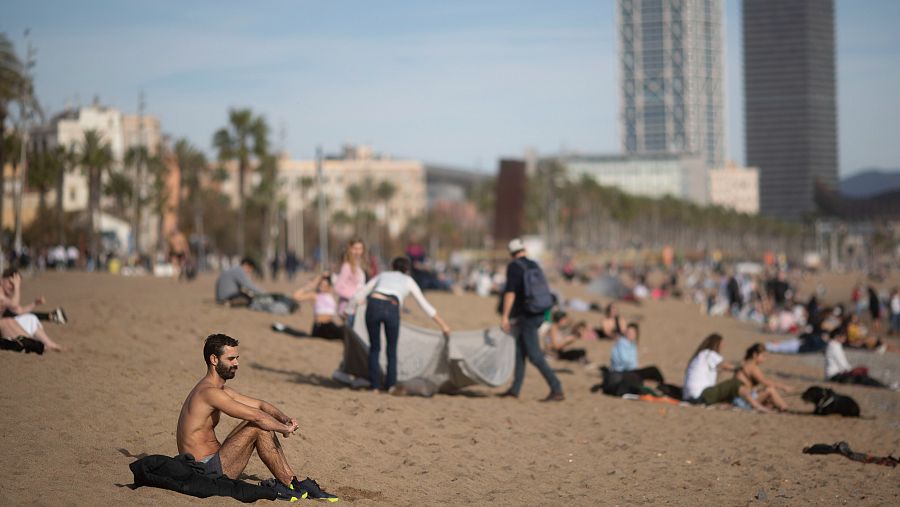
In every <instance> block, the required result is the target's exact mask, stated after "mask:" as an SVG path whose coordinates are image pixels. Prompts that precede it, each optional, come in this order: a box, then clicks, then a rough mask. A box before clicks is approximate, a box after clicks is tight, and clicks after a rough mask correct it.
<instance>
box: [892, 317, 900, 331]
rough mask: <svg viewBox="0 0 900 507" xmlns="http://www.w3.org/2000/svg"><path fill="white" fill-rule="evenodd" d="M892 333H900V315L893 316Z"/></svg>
mask: <svg viewBox="0 0 900 507" xmlns="http://www.w3.org/2000/svg"><path fill="white" fill-rule="evenodd" d="M891 331H900V313H895V314H893V315H891Z"/></svg>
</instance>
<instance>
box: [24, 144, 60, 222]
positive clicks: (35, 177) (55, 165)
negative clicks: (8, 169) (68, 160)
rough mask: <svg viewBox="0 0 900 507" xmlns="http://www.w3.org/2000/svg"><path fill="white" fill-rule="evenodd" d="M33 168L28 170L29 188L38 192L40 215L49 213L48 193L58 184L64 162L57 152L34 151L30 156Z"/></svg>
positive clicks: (44, 149)
mask: <svg viewBox="0 0 900 507" xmlns="http://www.w3.org/2000/svg"><path fill="white" fill-rule="evenodd" d="M29 159H30V160H31V164H30V165H31V167H29V170H28V175H27V177H28V186H29V187H30V188H33V189H35V190H37V192H38V214H40V215H44V214H45V213H46V212H47V192H49V191H50V189H51V188H52V187H53V185H54V184H55V183H56V180H57V179H58V178H59V173H60V172H61V171H62V170H63V167H62V164H63V161H62V160H60V158H59V157H58V153H57V151H56V150H47V149H46V148H43V149H34V150H32V152H31V155H30V156H29Z"/></svg>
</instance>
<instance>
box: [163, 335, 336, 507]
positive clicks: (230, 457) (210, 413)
mask: <svg viewBox="0 0 900 507" xmlns="http://www.w3.org/2000/svg"><path fill="white" fill-rule="evenodd" d="M238 357H239V354H238V341H237V340H235V339H234V338H232V337H230V336H227V335H224V334H212V335H209V336H208V337H207V338H206V342H205V343H204V346H203V358H204V360H205V361H206V370H207V371H206V375H205V376H204V377H203V378H202V379H200V382H198V383H197V385H196V386H194V389H193V390H191V392H190V394H188V396H187V399H186V400H184V405H183V406H182V407H181V415H179V416H178V428H177V430H176V433H175V436H176V440H177V443H178V452H179V453H180V454H191V455H193V456H195V457H196V459H197V461H198V462H200V463H202V464H203V465H204V467H205V469H206V474H207V475H209V476H212V477H218V476H222V475H225V476H227V477H229V478H232V479H237V478H238V477H239V476H240V475H241V472H243V471H244V468H246V466H247V462H248V461H250V455H251V454H253V451H254V450H255V451H256V453H257V454H258V455H259V458H260V459H261V460H262V462H263V463H265V465H266V467H267V468H268V469H269V471H271V472H272V474H273V475H275V478H276V479H277V480H278V482H279V483H278V484H276V489H278V490H279V493H282V494H285V495H289V494H290V493H291V492H295V494H296V496H297V497H301V496H302V497H303V498H305V497H306V496H307V495H308V496H310V497H312V498H326V499H328V500H330V501H336V500H337V497H335V496H334V495H331V494H328V493H325V492H324V491H322V490H321V489H319V487H318V485H317V484H316V483H315V481H313V480H311V479H309V478H307V479H306V480H303V481H298V480H297V476H296V474H294V471H293V469H291V466H290V465H289V464H288V462H287V459H286V458H285V456H284V451H283V450H282V448H281V443H280V442H279V441H278V437H277V436H276V435H275V433H281V434H282V435H283V436H284V437H285V438H287V437H289V436H291V435H292V434H293V433H294V432H295V431H297V427H298V424H297V420H296V419H294V418H292V417H289V416H287V415H286V414H285V413H284V412H282V411H281V410H278V409H277V408H275V407H274V406H273V405H271V404H270V403H267V402H265V401H262V400H257V399H254V398H250V397H249V396H244V395H242V394H239V393H238V392H237V391H235V390H233V389H231V388H228V387H225V381H226V380H229V379H232V378H234V376H235V373H236V372H237V369H238ZM222 412H224V413H225V414H226V415H229V416H231V417H234V418H236V419H242V420H243V421H244V422H242V423H241V424H239V425H238V426H237V427H235V429H234V430H232V432H231V433H230V434H229V435H228V437H226V438H225V441H224V442H222V443H221V444H220V443H219V439H218V438H216V432H215V428H216V425H218V424H219V418H220V417H221V415H222Z"/></svg>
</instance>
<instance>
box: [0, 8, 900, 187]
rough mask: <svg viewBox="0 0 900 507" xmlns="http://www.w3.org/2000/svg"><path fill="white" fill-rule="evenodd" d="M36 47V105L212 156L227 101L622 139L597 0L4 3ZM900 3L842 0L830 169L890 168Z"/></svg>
mask: <svg viewBox="0 0 900 507" xmlns="http://www.w3.org/2000/svg"><path fill="white" fill-rule="evenodd" d="M725 5H726V22H725V31H726V40H727V49H726V54H727V56H726V68H727V75H728V84H727V104H728V105H727V108H728V109H727V118H728V122H727V123H728V154H729V157H730V158H732V159H735V160H737V161H739V162H742V161H743V160H744V142H743V136H744V132H743V91H742V84H741V47H740V37H741V34H740V30H741V27H740V16H739V11H740V2H738V1H737V0H725ZM0 11H2V13H3V14H2V16H0V31H3V32H6V33H7V34H8V35H9V36H10V37H11V38H12V39H13V40H14V41H15V42H16V44H17V48H18V49H19V50H20V52H22V51H23V47H24V46H23V43H22V41H23V39H22V33H23V31H24V29H25V28H30V29H31V40H32V43H33V44H34V45H35V46H36V47H37V49H38V56H37V60H38V64H37V68H36V72H35V74H36V79H37V91H38V96H39V99H40V100H41V101H42V103H43V104H44V105H45V108H46V109H47V110H49V111H51V112H55V111H58V110H60V109H62V108H63V107H64V105H65V104H66V103H67V102H69V103H73V104H74V103H75V102H76V101H80V102H81V103H82V104H86V103H89V102H90V101H91V99H92V97H93V96H94V95H99V96H100V99H101V101H102V102H103V103H104V104H108V105H112V106H114V107H117V108H119V109H122V110H124V111H126V112H135V111H136V110H137V97H138V91H139V90H144V91H145V93H146V96H147V101H148V112H149V113H150V114H154V115H157V116H158V117H159V118H160V119H161V121H162V125H163V130H164V131H165V132H167V133H169V134H171V135H172V136H174V137H182V136H185V137H188V138H189V139H190V140H191V141H193V142H194V143H195V144H197V145H198V146H200V147H201V148H203V149H206V150H207V151H211V147H210V140H211V138H212V134H213V132H214V131H215V130H216V129H217V128H218V127H220V126H222V125H223V124H224V123H225V121H226V111H227V109H228V108H229V107H232V106H247V107H251V108H252V109H253V110H254V111H256V112H259V113H262V114H264V115H265V116H266V117H267V119H268V120H269V122H270V124H271V125H272V127H273V133H274V135H273V141H274V142H275V143H276V145H278V142H279V135H278V133H279V131H280V130H281V128H282V127H283V129H284V133H285V136H284V141H285V142H284V146H285V148H286V149H287V150H288V152H289V153H290V154H291V155H292V156H293V157H309V156H311V155H312V153H313V151H314V147H315V145H316V144H322V145H323V146H324V147H325V149H326V151H335V150H336V149H337V148H338V147H339V145H340V144H341V143H343V142H356V143H366V144H371V145H373V146H374V148H375V149H376V150H378V151H382V152H387V153H391V154H395V155H398V156H409V157H416V158H421V159H424V160H427V161H432V162H441V163H447V164H454V165H459V166H466V167H479V168H482V169H484V170H487V171H493V170H495V168H496V165H497V158H498V157H500V156H521V154H522V153H523V151H524V149H525V148H527V147H533V148H535V149H537V150H538V151H539V152H551V151H557V150H558V149H560V148H561V147H562V148H566V149H572V150H579V151H591V152H596V151H601V152H611V151H617V150H618V149H619V132H618V123H617V111H618V105H617V100H618V95H617V85H616V79H617V72H618V70H617V63H616V29H615V7H614V3H613V1H612V0H600V1H598V0H594V1H588V0H584V1H580V0H573V1H564V0H560V1H557V2H550V1H541V2H537V1H508V0H499V1H498V0H492V1H470V0H453V1H437V0H432V1H429V0H420V1H396V0H395V1H380V2H377V1H325V0H321V1H316V2H310V1H260V2H236V1H227V2H226V1H195V0H192V1H180V2H174V1H168V0H166V1H162V0H159V1H154V2H122V1H118V0H116V1H113V0H105V1H100V0H82V1H78V2H72V1H67V0H57V1H50V0H27V1H26V0H22V1H10V0H0ZM898 24H900V1H895V0H867V1H864V2H861V1H852V0H837V45H838V55H837V59H838V74H837V75H838V104H839V105H838V107H839V111H838V121H839V130H838V136H839V139H840V147H839V156H840V170H841V174H843V175H846V174H849V173H852V172H854V171H856V170H858V169H860V168H862V167H868V166H882V167H891V168H895V167H900V143H898V142H897V139H898V135H897V133H896V131H897V129H896V127H895V125H896V124H897V122H898V120H900V98H898V90H900V31H898V30H897V29H896V27H897V26H898Z"/></svg>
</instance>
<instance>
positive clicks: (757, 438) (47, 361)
mask: <svg viewBox="0 0 900 507" xmlns="http://www.w3.org/2000/svg"><path fill="white" fill-rule="evenodd" d="M213 280H214V278H213V277H212V276H201V277H200V278H199V279H198V280H197V281H195V282H193V283H190V284H180V283H177V282H174V281H172V280H160V279H152V278H125V277H114V276H108V275H101V274H85V273H46V274H40V275H37V276H35V277H32V278H28V279H26V281H25V284H24V285H25V296H26V297H34V296H37V295H38V294H44V295H46V296H47V297H48V299H50V300H51V304H62V305H63V306H65V308H66V310H67V312H68V313H69V315H70V317H71V323H70V324H68V325H66V326H56V325H53V324H48V329H49V331H50V332H51V336H53V337H55V338H57V339H58V341H59V342H60V343H62V344H64V345H67V346H69V347H72V348H73V349H74V350H73V351H72V352H70V353H63V354H54V353H48V354H45V355H44V356H42V357H39V356H34V355H23V354H14V353H0V385H2V389H0V427H2V431H0V448H2V452H0V504H3V505H49V504H59V503H60V502H63V503H65V504H67V505H110V504H124V503H128V504H132V505H161V504H166V505H188V504H197V503H198V502H199V503H202V504H213V503H215V504H217V505H218V504H222V503H231V502H233V501H232V500H229V499H209V500H206V501H201V500H198V499H195V498H191V497H187V496H182V495H179V494H177V493H173V492H169V491H163V490H158V489H153V488H140V489H137V490H132V489H130V488H128V487H127V485H128V484H130V483H131V481H132V476H131V472H130V470H129V469H128V464H129V463H131V462H132V461H133V460H134V459H135V457H136V456H141V455H144V454H167V455H174V454H176V452H177V450H176V446H175V435H174V433H175V425H176V421H177V416H178V411H179V409H180V406H181V403H182V401H183V399H184V397H185V395H186V394H187V393H188V391H189V390H190V389H191V388H192V387H193V385H194V384H195V383H196V381H197V380H198V379H199V378H200V377H201V376H202V375H203V374H204V372H205V365H204V362H203V357H202V352H201V348H202V340H203V339H204V338H205V337H206V335H208V334H210V333H215V332H223V333H227V334H229V335H231V336H233V337H235V338H238V339H239V340H240V341H241V348H240V351H241V358H240V365H241V366H240V369H239V371H238V373H237V377H236V379H235V380H233V381H231V382H229V384H230V385H232V386H233V387H234V388H235V389H237V390H239V391H241V392H243V393H246V394H248V395H251V396H255V397H260V398H262V399H265V400H268V401H270V402H272V403H274V404H276V405H278V406H279V407H281V408H282V409H283V410H284V411H285V412H287V413H288V414H289V415H292V416H294V417H296V418H297V419H298V420H299V421H300V432H299V434H297V435H295V436H293V437H291V438H289V439H286V440H284V441H283V443H284V447H285V451H286V454H287V456H288V458H289V460H290V462H291V463H292V464H293V466H294V468H295V470H296V471H297V473H298V474H300V475H301V478H303V477H305V476H307V475H308V476H311V477H313V478H315V479H317V480H318V481H319V483H320V484H322V485H323V486H324V487H325V488H326V489H328V490H331V491H333V492H336V493H337V494H339V495H341V496H342V497H343V499H344V500H345V501H350V502H353V503H354V504H359V505H376V504H377V505H388V504H390V505H435V504H475V505H486V504H492V505H560V504H567V505H647V504H666V505H748V504H753V503H765V504H767V505H797V504H814V503H817V504H820V505H842V504H854V505H857V504H858V505H898V504H900V480H898V476H897V473H898V472H897V471H896V470H893V469H890V468H886V467H882V466H876V465H863V464H860V463H855V462H852V461H849V460H847V459H845V458H843V457H840V456H807V455H803V454H802V453H801V449H802V448H803V447H804V446H807V445H810V444H813V443H820V442H821V443H833V442H836V441H840V440H846V441H848V442H849V443H850V444H851V445H852V447H853V448H854V449H855V450H858V451H865V452H871V453H874V454H879V455H886V454H890V453H898V452H900V393H897V392H890V391H886V390H875V389H869V388H864V387H854V386H839V387H837V389H838V390H839V391H841V392H843V393H846V394H849V395H851V396H853V397H854V398H856V399H857V401H858V402H859V404H860V405H861V407H862V410H863V414H864V415H866V416H869V417H870V418H867V419H841V418H817V417H811V416H803V415H781V414H773V415H764V414H756V413H749V412H743V411H735V410H730V409H707V408H699V407H683V406H670V405H664V404H656V403H645V402H637V401H626V400H621V399H615V398H611V397H607V396H603V395H600V394H591V393H590V391H589V389H590V387H591V386H592V385H594V384H595V383H598V382H600V378H599V374H598V373H597V371H596V369H590V370H588V369H585V368H584V367H582V366H580V365H573V364H564V363H557V362H554V363H553V364H554V366H555V367H557V368H561V369H562V371H561V373H560V378H561V380H562V382H563V385H564V387H565V391H566V396H567V400H566V401H565V402H564V403H555V404H545V403H540V402H538V401H537V400H539V399H540V398H542V397H543V396H545V395H546V391H547V389H546V385H545V384H544V383H543V380H542V379H541V378H540V375H539V374H538V373H537V371H536V370H535V369H534V368H533V367H531V366H529V367H528V368H529V370H528V373H527V378H526V383H525V387H524V389H523V393H522V394H523V396H522V399H521V400H508V399H498V398H495V397H493V394H494V393H495V392H499V390H490V389H485V388H471V389H467V390H466V391H465V392H464V393H463V394H462V395H456V396H446V395H439V396H436V397H434V398H432V399H422V398H412V397H394V396H388V395H378V394H372V393H368V392H357V391H351V390H349V389H345V388H342V387H340V386H338V385H337V384H335V383H334V382H333V381H332V380H331V379H330V375H331V372H332V371H333V370H334V369H335V367H336V366H337V365H338V363H339V361H340V357H341V345H340V344H339V343H334V342H327V341H323V340H318V339H297V338H291V337H288V336H286V335H280V334H276V333H274V332H272V331H271V330H270V329H269V326H270V324H271V323H272V322H273V321H275V320H282V321H284V322H286V323H289V324H292V325H295V326H298V327H301V328H308V327H309V324H310V321H311V312H310V309H309V308H308V307H304V308H302V309H301V311H300V312H299V314H296V315H293V316H288V317H286V318H279V317H275V316H272V315H267V314H262V313H255V312H251V311H247V310H232V309H228V308H223V307H220V306H217V305H215V304H214V303H213V301H212V292H213V291H212V285H213ZM853 281H854V279H853V278H852V277H843V278H841V277H831V278H829V279H828V280H826V282H827V283H828V284H829V287H834V289H833V290H832V292H831V293H832V294H836V295H839V294H847V295H848V294H849V286H850V284H851V283H853ZM809 283H812V282H809ZM807 285H808V284H807ZM810 286H812V285H810ZM272 287H274V288H278V289H280V290H284V291H287V290H288V289H289V288H290V287H289V286H288V285H287V284H286V283H280V284H276V285H274V286H272ZM560 287H561V288H562V290H563V291H565V292H567V293H570V294H575V295H579V296H580V297H587V295H586V294H585V293H584V292H583V290H582V289H581V288H579V287H576V286H566V285H560ZM428 297H429V298H430V299H431V300H432V302H433V303H434V304H435V306H436V307H437V308H438V309H439V311H440V313H441V314H442V315H443V316H444V317H445V318H446V320H447V321H448V322H449V324H450V325H451V326H452V327H454V328H457V329H467V328H479V327H483V326H488V325H494V324H496V322H497V317H496V314H495V306H496V300H495V299H481V298H478V297H476V296H472V295H461V296H454V295H450V294H429V295H428ZM595 300H596V299H595ZM597 301H599V302H601V303H605V302H606V301H603V300H597ZM411 306H412V307H413V308H412V309H411V312H410V314H409V315H407V316H405V317H404V318H406V319H409V320H410V321H411V322H417V323H420V324H427V322H428V321H427V319H425V318H424V316H423V315H422V314H421V312H420V311H419V310H418V308H415V305H414V304H411ZM622 311H623V313H624V314H625V315H626V317H629V318H635V317H640V322H641V326H642V333H641V334H642V339H641V342H640V354H641V362H642V363H643V364H656V365H658V366H659V367H660V369H661V370H662V372H663V373H664V375H665V376H666V377H667V379H669V380H670V381H672V382H673V383H677V384H681V381H682V375H683V371H684V367H685V364H686V363H687V361H688V359H689V358H690V356H691V354H692V352H693V350H694V348H695V347H696V346H697V344H698V343H699V342H700V340H701V339H702V338H703V337H704V336H706V335H707V334H709V333H711V332H720V333H722V334H723V335H724V336H725V346H724V355H725V356H726V357H727V358H729V359H734V360H737V359H739V358H740V356H741V355H742V353H743V351H744V349H745V348H746V347H748V346H749V345H750V344H752V343H753V342H755V341H764V340H766V339H772V338H774V337H772V336H769V335H763V334H761V333H759V332H758V331H757V330H756V329H755V328H754V327H753V326H751V325H749V324H746V323H740V322H736V321H734V320H731V319H725V318H714V317H707V316H704V315H701V314H700V312H699V309H698V308H697V307H696V306H694V305H691V304H687V303H682V302H677V301H664V302H649V303H646V304H643V305H641V306H630V305H623V306H622ZM579 316H580V317H585V318H587V319H588V320H589V321H590V322H594V323H596V322H598V321H599V314H587V313H586V314H579ZM400 346H401V347H402V343H401V345H400ZM587 348H588V352H589V357H590V359H591V360H593V361H596V362H598V363H605V362H607V361H608V359H609V350H610V343H609V342H593V343H589V344H587ZM881 361H882V363H884V362H887V365H886V366H884V365H882V366H883V367H887V368H892V369H893V371H894V372H896V371H898V369H900V354H898V355H893V354H890V353H889V354H887V355H886V356H883V357H882V359H881ZM764 369H765V370H766V371H767V372H768V373H770V374H773V375H774V374H779V375H781V378H782V379H784V380H785V381H786V382H789V383H790V384H792V385H793V386H796V387H797V389H798V390H801V389H803V388H805V387H807V386H809V385H811V384H812V383H813V382H812V380H813V379H817V378H819V377H820V376H821V375H822V371H821V365H820V364H817V363H815V362H814V361H813V362H810V361H802V360H798V359H797V358H795V357H790V356H772V357H771V359H770V361H769V362H767V363H766V364H764ZM818 383H820V384H821V382H818ZM833 387H834V386H833ZM788 401H789V403H790V404H791V406H792V407H793V408H796V409H802V410H810V407H809V406H808V405H805V404H803V403H802V402H801V401H800V400H799V396H791V397H789V398H788ZM234 424H235V421H233V420H231V419H229V418H227V417H223V422H222V424H221V425H220V428H219V432H218V433H219V435H220V436H224V435H225V434H227V431H228V430H229V429H230V427H231V426H233V425H234ZM246 474H247V476H248V477H250V478H251V479H257V478H258V479H265V478H268V477H269V474H268V472H267V470H266V469H265V467H264V466H263V465H262V463H261V462H259V460H258V459H256V458H252V459H251V462H250V466H249V467H248V469H247V471H246ZM235 503H236V502H235Z"/></svg>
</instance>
